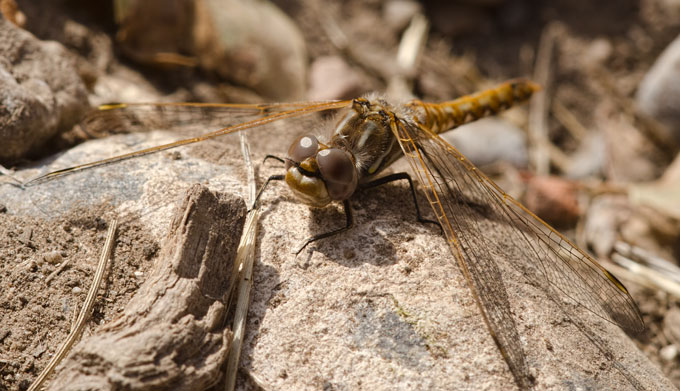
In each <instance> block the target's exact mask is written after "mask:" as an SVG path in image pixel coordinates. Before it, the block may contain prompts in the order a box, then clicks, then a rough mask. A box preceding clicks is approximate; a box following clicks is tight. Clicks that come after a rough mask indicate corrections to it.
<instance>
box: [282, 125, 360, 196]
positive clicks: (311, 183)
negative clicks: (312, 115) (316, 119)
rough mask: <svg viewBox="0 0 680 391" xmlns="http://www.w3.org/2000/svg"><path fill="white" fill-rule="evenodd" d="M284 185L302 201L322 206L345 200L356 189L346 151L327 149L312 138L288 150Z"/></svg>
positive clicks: (304, 137)
mask: <svg viewBox="0 0 680 391" xmlns="http://www.w3.org/2000/svg"><path fill="white" fill-rule="evenodd" d="M286 183H287V184H288V186H290V188H291V189H293V191H294V192H295V194H296V195H297V196H298V197H299V198H300V199H301V200H302V201H303V202H305V203H307V204H309V205H312V206H316V207H323V206H326V205H328V204H329V203H330V202H332V201H343V200H346V199H347V198H349V197H350V196H351V195H352V194H353V193H354V190H356V188H357V183H358V174H357V170H356V168H355V166H354V162H353V158H352V156H351V155H350V154H349V153H348V152H346V151H344V150H341V149H338V148H328V147H326V146H324V145H322V144H320V143H319V140H317V139H316V137H314V136H302V137H299V138H298V139H297V140H295V142H293V144H292V145H291V146H290V148H289V149H288V157H287V159H286Z"/></svg>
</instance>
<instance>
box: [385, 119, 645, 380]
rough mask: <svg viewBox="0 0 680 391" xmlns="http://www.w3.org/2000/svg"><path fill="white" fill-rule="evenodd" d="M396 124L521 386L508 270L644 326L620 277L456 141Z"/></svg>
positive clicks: (609, 316) (554, 295) (522, 368)
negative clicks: (497, 238) (496, 232)
mask: <svg viewBox="0 0 680 391" xmlns="http://www.w3.org/2000/svg"><path fill="white" fill-rule="evenodd" d="M393 129H394V130H395V131H396V132H397V135H398V139H399V142H400V144H401V146H402V148H403V150H404V153H405V155H406V157H407V159H408V161H409V163H410V164H411V166H412V168H413V170H414V172H415V173H416V175H417V177H418V178H419V180H420V182H421V183H422V184H423V185H424V187H425V192H426V195H427V198H428V200H429V201H430V203H431V205H432V208H433V209H434V211H435V213H436V215H437V218H438V219H439V222H440V223H441V225H442V227H443V229H444V231H445V234H446V237H447V240H448V242H449V245H450V248H451V251H452V253H453V256H454V258H455V259H456V261H457V263H458V265H459V266H460V268H461V270H462V272H463V274H464V275H465V278H466V279H467V280H468V282H469V284H470V287H471V289H472V291H473V294H474V295H475V298H476V300H477V303H478V305H479V306H480V310H481V311H482V313H483V315H484V319H485V322H486V323H487V326H488V327H489V329H490V330H489V331H490V333H491V334H492V336H494V339H495V340H496V342H497V344H498V345H499V348H500V350H501V352H502V353H503V356H504V357H505V359H506V361H507V362H508V365H509V367H510V369H511V371H512V372H513V374H514V376H515V378H516V380H517V381H518V384H519V385H520V386H522V387H524V386H526V383H525V381H526V379H528V378H529V376H528V372H527V366H526V361H525V358H524V353H523V350H522V346H521V344H520V342H519V336H518V333H517V330H516V327H515V322H514V320H513V316H512V312H511V309H510V306H509V302H508V295H507V292H506V291H505V284H504V283H503V273H502V272H501V270H503V269H505V268H510V269H514V270H517V272H518V273H517V274H518V275H521V276H523V277H524V278H525V279H526V280H527V281H528V282H529V283H530V284H533V285H537V286H540V287H542V288H543V289H544V290H545V291H546V292H547V293H548V294H549V296H550V297H551V299H552V300H555V301H556V302H558V303H561V301H562V300H561V299H560V298H563V297H564V298H568V299H570V300H571V301H572V302H573V303H575V304H578V305H580V306H582V307H583V308H585V309H587V310H588V311H590V312H592V313H594V314H595V315H597V316H599V317H601V318H603V319H605V320H608V321H610V322H612V323H615V324H617V325H619V326H620V327H622V328H623V329H625V330H627V331H631V332H639V331H641V330H642V329H644V323H643V321H642V318H641V316H640V313H639V310H638V308H637V306H636V305H635V303H634V302H633V300H632V298H631V297H630V295H629V294H628V292H627V290H626V289H625V287H623V285H622V284H621V283H620V282H619V281H618V280H616V278H615V277H613V276H612V275H611V274H610V273H609V272H608V271H606V269H604V268H603V267H602V266H600V265H599V264H598V263H597V262H596V261H595V260H593V259H592V258H591V257H590V256H589V255H587V254H586V253H585V252H583V251H582V250H580V249H578V248H577V247H575V246H574V245H573V244H572V243H571V242H570V241H569V240H568V239H566V238H565V237H564V236H563V235H561V234H560V233H558V232H556V231H555V230H554V229H552V228H551V227H549V226H548V225H547V224H545V223H544V222H543V221H541V220H540V219H539V218H537V217H536V216H535V215H533V214H532V213H531V212H529V211H528V210H527V209H526V208H525V207H523V206H522V205H521V204H520V203H519V202H517V201H516V200H514V199H513V198H512V197H510V196H509V195H507V194H506V193H504V192H503V191H502V190H501V189H500V188H499V187H498V186H496V185H495V183H493V181H491V180H490V179H489V178H488V177H486V176H485V175H484V174H483V173H481V172H480V171H479V170H478V169H477V168H476V167H475V166H474V165H473V164H472V163H471V162H469V161H468V160H467V159H466V158H465V157H464V156H463V155H462V154H460V153H459V152H458V151H457V150H456V149H455V148H454V147H453V146H451V145H449V144H448V143H447V142H446V141H444V140H443V139H442V138H441V137H439V136H438V135H436V134H434V133H432V132H430V131H428V130H427V129H423V128H422V127H419V126H418V125H416V124H414V123H411V122H408V121H401V122H400V123H399V124H398V125H397V126H395V127H394V128H393ZM484 222H489V223H492V224H493V225H494V229H502V230H503V234H504V235H503V236H504V237H505V238H506V240H504V241H503V242H502V243H497V242H493V241H489V240H487V239H485V238H486V237H488V235H486V234H485V232H484V229H485V227H487V224H484ZM499 265H502V266H503V267H501V268H499Z"/></svg>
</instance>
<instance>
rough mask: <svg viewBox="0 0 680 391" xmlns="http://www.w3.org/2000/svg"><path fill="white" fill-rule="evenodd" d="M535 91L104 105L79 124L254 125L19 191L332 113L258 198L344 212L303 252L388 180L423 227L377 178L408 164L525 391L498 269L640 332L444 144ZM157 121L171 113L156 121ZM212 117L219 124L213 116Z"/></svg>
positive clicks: (598, 279) (600, 284) (607, 282)
mask: <svg viewBox="0 0 680 391" xmlns="http://www.w3.org/2000/svg"><path fill="white" fill-rule="evenodd" d="M538 89H539V87H538V86H537V85H535V84H534V83H532V82H531V81H529V80H526V79H514V80H510V81H507V82H505V83H502V84H500V85H498V86H496V87H494V88H491V89H488V90H484V91H481V92H478V93H475V94H471V95H466V96H463V97H460V98H458V99H455V100H452V101H447V102H440V103H426V102H422V101H419V100H413V101H410V102H408V103H401V104H396V103H391V102H390V101H389V99H387V98H384V97H381V96H378V95H369V96H367V97H362V98H357V99H353V100H343V101H329V102H304V103H280V104H260V105H238V104H219V105H217V104H204V103H164V104H158V103H157V104H144V103H140V104H122V103H115V104H107V105H102V106H100V107H99V108H98V110H97V113H96V114H95V115H93V116H91V117H90V118H89V119H88V120H87V121H89V122H91V123H99V124H103V126H109V127H115V126H116V125H119V126H121V127H126V128H129V129H134V128H148V127H150V126H152V125H154V126H164V125H167V124H169V121H171V120H170V118H172V121H177V120H178V119H177V118H176V116H170V115H169V114H171V113H175V114H176V113H182V114H183V117H182V118H183V119H182V121H185V122H187V123H192V122H193V121H196V120H201V121H205V120H206V116H208V115H210V114H211V113H214V112H215V110H214V109H215V108H218V109H219V110H220V111H222V112H224V113H227V114H228V115H229V116H230V118H237V120H238V118H239V115H242V116H243V118H250V117H252V116H256V118H255V119H248V120H245V121H242V122H238V123H236V124H231V125H228V126H224V127H222V128H221V129H218V130H216V131H212V132H209V133H206V134H203V135H200V136H196V137H191V138H186V139H182V140H179V141H174V142H171V143H167V144H163V145H159V146H154V147H150V148H146V149H142V150H139V151H135V152H130V153H126V154H122V155H117V156H114V157H111V158H107V159H103V160H97V161H94V162H91V163H85V164H80V165H76V166H73V167H69V168H65V169H61V170H57V171H53V172H50V173H47V174H44V175H41V176H39V177H37V178H35V179H33V180H31V181H29V182H27V183H25V186H32V185H36V184H39V183H43V182H46V181H51V180H53V179H56V178H59V177H62V176H65V175H69V174H73V173H76V172H79V171H84V170H88V169H91V168H94V167H99V166H103V165H109V164H114V163H117V162H120V161H123V160H128V159H133V158H136V157H139V156H143V155H148V154H152V153H157V152H159V151H164V150H168V149H172V148H176V147H179V146H183V145H189V144H194V143H198V142H201V141H205V140H208V139H213V138H216V137H220V136H224V135H227V134H231V133H236V132H240V131H247V130H251V129H254V128H256V127H261V126H264V125H268V124H275V123H279V122H280V121H291V120H292V119H293V118H298V119H304V118H307V117H309V116H311V115H312V114H314V113H321V112H331V111H334V112H338V115H337V118H338V120H337V122H335V123H333V122H329V127H330V129H328V131H329V133H330V138H328V139H321V140H320V139H319V138H318V137H316V136H315V135H312V134H307V135H303V136H301V137H298V138H297V139H296V140H294V141H293V143H292V144H291V146H290V148H289V150H288V154H287V156H286V157H285V158H279V160H280V161H281V162H283V163H284V164H285V173H284V174H281V175H274V176H271V177H269V179H268V180H267V182H266V184H265V186H263V187H262V190H261V191H260V193H259V194H262V191H263V190H264V188H266V186H267V184H269V183H270V182H271V181H285V182H286V183H287V185H288V186H289V188H290V189H291V190H292V192H293V193H294V194H295V195H296V196H297V198H298V199H299V200H300V201H302V202H303V203H306V204H308V205H310V206H312V207H317V208H321V207H325V206H328V205H331V204H342V205H343V207H344V211H345V215H346V225H345V226H344V227H342V228H340V229H337V230H333V231H330V232H325V233H321V234H319V235H316V236H313V237H311V238H309V239H307V240H305V241H304V243H303V245H302V246H301V247H300V248H299V250H301V249H302V248H305V247H306V246H307V245H308V244H310V243H312V242H315V241H317V240H320V239H323V238H326V237H329V236H334V235H337V234H340V233H342V232H344V231H347V230H349V229H350V228H351V227H352V226H353V218H352V207H351V203H350V202H349V200H350V199H351V198H352V197H353V196H354V195H355V193H356V192H357V190H359V189H364V188H372V187H375V186H379V185H382V184H384V183H387V182H391V181H395V180H407V181H408V182H409V184H410V188H411V193H412V196H413V200H414V203H415V205H416V206H415V208H416V211H417V214H418V217H419V220H421V221H424V222H433V221H429V220H425V219H423V218H422V217H421V216H420V211H419V210H418V209H417V208H418V206H417V205H418V204H417V200H416V192H415V190H414V186H413V184H412V180H411V177H410V176H409V175H408V174H405V173H396V174H388V175H383V173H384V171H385V169H386V168H388V167H389V166H390V165H392V163H394V162H395V161H397V160H398V159H400V158H402V157H403V158H405V159H406V160H407V161H408V163H409V165H410V166H411V169H412V171H413V173H415V176H416V179H417V181H418V183H419V184H420V185H421V186H422V188H423V190H424V193H425V195H426V198H427V200H428V202H429V204H430V206H431V207H432V211H433V213H434V215H435V216H436V222H435V223H436V224H437V225H438V226H439V227H440V228H441V231H442V233H443V235H444V237H445V239H446V241H447V244H448V246H449V248H450V252H451V260H452V262H453V263H455V264H456V265H457V266H458V268H459V269H460V271H461V272H462V275H463V276H464V278H465V281H466V284H467V287H468V288H469V290H470V292H471V293H472V296H473V298H474V302H475V303H476V305H477V307H478V309H479V311H480V313H481V315H482V319H483V321H484V324H485V326H486V328H487V330H488V332H489V333H490V335H491V337H492V339H493V340H494V342H495V344H496V346H497V347H498V349H499V351H500V353H501V355H502V357H503V359H504V360H505V362H506V363H507V366H508V368H509V370H510V372H511V373H512V375H513V377H514V379H515V382H516V383H517V385H518V386H519V387H520V388H521V389H530V388H532V381H533V380H532V376H531V375H530V371H529V366H528V364H527V360H526V357H525V352H524V349H523V347H522V344H521V339H520V336H519V333H518V331H517V326H516V323H515V319H514V317H513V315H512V312H511V306H510V302H509V298H508V293H507V291H506V288H505V283H504V279H503V277H504V276H503V272H502V267H501V265H507V266H509V267H511V268H513V269H515V270H517V271H518V272H520V273H521V274H522V275H523V276H524V277H525V278H526V280H527V281H528V282H529V283H531V284H535V285H538V286H541V287H543V289H546V290H547V291H548V294H549V295H551V296H554V297H559V298H564V299H566V300H568V301H569V302H571V303H573V304H575V305H577V306H580V307H581V308H583V309H585V310H587V311H588V312H590V313H592V314H594V315H596V316H598V317H600V318H602V319H604V320H606V321H609V322H611V323H613V324H616V325H618V326H619V327H621V328H622V329H624V330H625V331H627V332H630V333H639V332H641V331H642V330H643V329H644V327H645V326H644V322H643V320H642V316H641V314H640V311H639V309H638V307H637V305H636V304H635V302H634V300H633V299H632V297H631V296H630V294H629V292H628V290H627V289H626V288H625V286H624V285H623V284H622V283H621V282H620V281H619V280H618V279H617V278H616V277H615V276H614V275H613V274H612V273H610V272H609V271H608V270H606V269H605V268H604V267H603V266H601V265H600V264H599V263H598V262H597V261H596V260H595V259H593V258H592V257H591V256H590V255H589V254H588V253H586V252H585V251H583V250H581V249H580V248H578V247H577V246H576V245H574V244H573V243H572V242H571V241H570V240H569V239H568V238H566V237H565V236H564V235H562V234H561V233H559V232H558V231H556V230H555V229H553V228H552V227H550V226H549V225H548V224H547V223H546V222H544V221H543V220H541V219H540V218H539V217H537V216H536V215H534V214H533V213H532V212H531V211H529V210H528V209H527V208H526V207H524V206H523V205H522V204H521V203H520V202H519V201H517V200H515V199H514V198H513V197H511V196H510V195H508V194H507V193H506V192H504V191H503V190H502V189H501V188H500V187H499V186H498V185H496V184H495V183H494V182H493V180H491V179H490V178H489V177H488V176H486V175H485V174H484V173H483V172H481V171H480V170H479V169H478V168H477V167H476V166H475V165H474V164H473V163H471V162H470V161H469V160H468V159H467V158H466V157H465V156H463V154H461V153H460V152H459V151H458V150H457V149H456V148H455V147H454V146H452V145H450V144H449V143H447V142H446V141H445V140H444V139H443V138H441V137H440V134H441V133H443V132H447V131H450V130H453V129H455V128H456V127H459V126H461V125H464V124H466V123H469V122H472V121H475V120H477V119H480V118H482V117H485V116H489V115H493V114H496V113H499V112H500V111H502V110H505V109H508V108H510V107H512V106H514V105H517V104H519V103H522V102H525V101H527V100H528V99H529V98H530V97H531V96H532V94H533V93H534V92H536V91H537V90H538ZM164 115H168V117H167V118H165V119H163V118H164ZM87 121H86V122H87ZM166 121H168V122H166ZM211 121H215V123H219V121H221V118H220V117H215V118H213V119H212V120H211ZM310 122H311V123H318V121H310ZM174 124H175V125H176V123H174ZM258 197H259V195H258ZM480 219H487V220H492V221H495V222H499V223H501V225H502V226H503V227H504V230H505V231H504V235H506V236H507V238H508V240H507V241H504V243H502V244H501V243H495V242H493V241H488V240H484V237H485V232H484V229H483V228H482V226H481V225H480V224H479V220H480ZM504 246H514V247H515V249H516V250H518V251H508V249H507V248H504ZM516 254H522V255H521V256H518V255H516Z"/></svg>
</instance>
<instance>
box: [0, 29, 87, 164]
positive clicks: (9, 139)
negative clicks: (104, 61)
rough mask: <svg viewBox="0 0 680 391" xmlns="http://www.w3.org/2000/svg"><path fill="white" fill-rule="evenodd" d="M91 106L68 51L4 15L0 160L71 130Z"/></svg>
mask: <svg viewBox="0 0 680 391" xmlns="http://www.w3.org/2000/svg"><path fill="white" fill-rule="evenodd" d="M88 106H89V105H88V101H87V90H86V88H85V84H84V83H83V81H82V80H81V78H80V77H79V76H78V73H77V72H76V69H75V66H74V63H73V59H72V57H70V56H69V54H68V53H67V52H66V49H65V48H64V47H63V46H62V45H61V44H59V43H57V42H46V41H40V40H38V39H36V38H35V37H34V36H33V35H32V34H31V33H29V32H27V31H25V30H22V29H20V28H18V27H16V26H15V25H13V24H12V23H10V22H8V21H7V20H6V19H4V18H3V17H2V16H0V139H1V140H2V147H0V161H11V160H16V159H19V158H21V157H22V156H24V155H25V154H26V153H27V152H29V151H30V150H31V149H32V148H36V147H39V146H41V145H42V144H44V143H45V142H46V141H47V140H49V139H50V138H51V137H52V136H54V135H55V134H56V133H57V132H59V131H64V130H68V129H70V128H71V127H72V126H73V125H74V124H75V123H76V122H77V121H78V120H80V117H81V116H82V114H83V113H84V112H85V111H86V110H87V108H88Z"/></svg>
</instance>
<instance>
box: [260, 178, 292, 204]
mask: <svg viewBox="0 0 680 391" xmlns="http://www.w3.org/2000/svg"><path fill="white" fill-rule="evenodd" d="M284 178H285V175H272V176H270V177H269V178H267V182H265V183H264V185H262V187H260V191H258V192H257V196H255V202H253V209H255V208H257V203H258V202H259V201H260V196H261V195H262V193H264V189H266V188H267V186H268V185H269V183H270V182H271V181H282V180H284Z"/></svg>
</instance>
